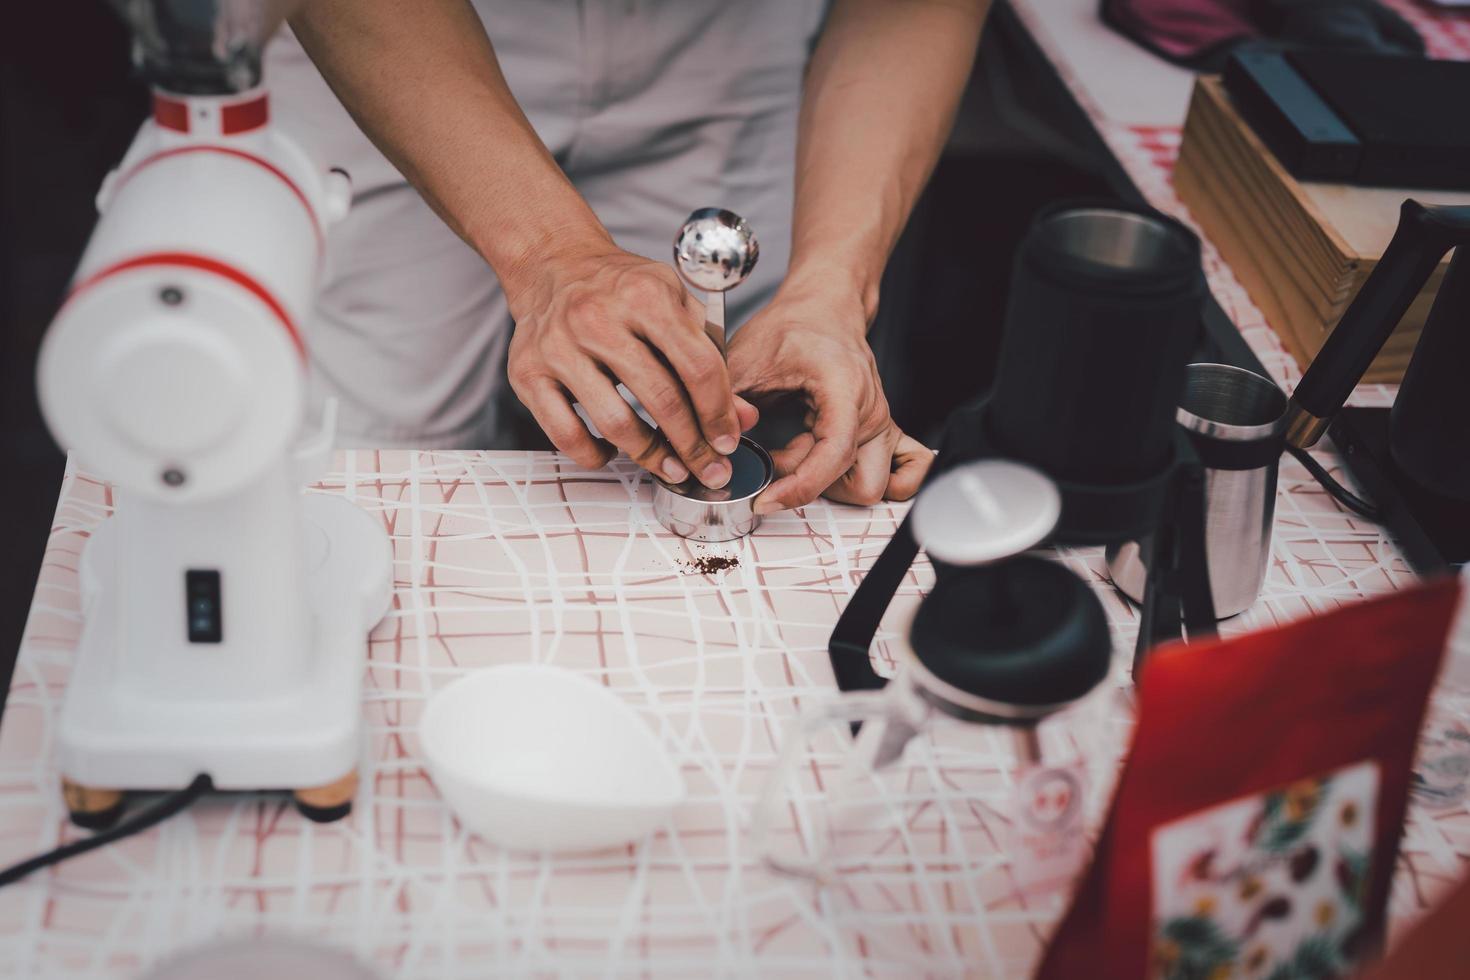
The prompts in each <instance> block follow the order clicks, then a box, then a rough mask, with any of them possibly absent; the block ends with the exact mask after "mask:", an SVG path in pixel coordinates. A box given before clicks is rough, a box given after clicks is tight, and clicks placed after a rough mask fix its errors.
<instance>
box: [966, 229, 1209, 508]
mask: <svg viewBox="0 0 1470 980" xmlns="http://www.w3.org/2000/svg"><path fill="white" fill-rule="evenodd" d="M1204 295H1205V283H1204V274H1203V271H1202V269H1201V266H1200V245H1199V239H1198V238H1197V237H1196V236H1195V234H1194V233H1193V232H1191V231H1190V230H1189V229H1188V228H1186V227H1185V226H1184V225H1182V224H1180V223H1179V222H1178V221H1175V220H1174V219H1172V218H1169V217H1167V216H1166V215H1163V214H1161V213H1159V212H1157V211H1154V210H1151V209H1148V208H1142V207H1132V206H1129V205H1124V204H1116V203H1093V202H1071V203H1063V204H1059V205H1053V206H1051V207H1049V208H1047V209H1046V210H1044V211H1042V212H1041V213H1040V214H1039V215H1038V216H1037V218H1036V220H1035V221H1034V222H1033V223H1032V226H1031V229H1030V231H1029V232H1028V233H1027V236H1026V238H1025V240H1024V241H1023V242H1022V244H1021V249H1020V252H1019V254H1018V255H1017V258H1016V265H1015V270H1014V273H1013V279H1012V285H1011V296H1010V305H1009V308H1008V309H1007V312H1006V327H1005V336H1004V338H1003V340H1002V343H1001V353H1000V363H999V366H998V370H997V373H996V382H995V387H994V391H993V393H992V395H991V399H990V403H989V406H988V409H987V413H986V419H987V422H986V425H987V429H988V432H987V435H988V437H989V439H990V441H991V442H992V443H993V444H994V445H995V448H997V449H998V450H1000V451H1002V452H1004V453H1005V454H1006V455H1009V456H1013V457H1015V458H1018V459H1021V460H1024V461H1026V462H1029V463H1031V464H1033V465H1035V466H1038V467H1040V468H1041V469H1043V470H1045V471H1046V472H1047V473H1049V474H1051V475H1052V476H1053V477H1056V478H1057V479H1059V480H1064V481H1071V482H1075V483H1084V484H1127V483H1132V482H1136V481H1140V480H1145V479H1147V478H1149V477H1150V476H1152V475H1154V474H1156V473H1158V472H1159V471H1160V469H1161V468H1162V467H1164V466H1166V465H1168V463H1169V460H1170V455H1171V451H1172V449H1171V441H1172V438H1173V427H1174V411H1175V407H1176V406H1177V405H1178V404H1179V396H1180V394H1181V392H1182V391H1183V388H1184V366H1185V364H1186V363H1188V361H1189V359H1190V355H1191V353H1192V351H1193V350H1194V347H1195V343H1196V341H1197V339H1198V337H1199V330H1200V313H1201V308H1202V303H1203V300H1204Z"/></svg>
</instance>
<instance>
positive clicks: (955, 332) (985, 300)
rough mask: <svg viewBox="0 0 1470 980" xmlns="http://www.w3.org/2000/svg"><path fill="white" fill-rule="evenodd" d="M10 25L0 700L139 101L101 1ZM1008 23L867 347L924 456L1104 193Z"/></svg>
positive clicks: (1, 78) (892, 270)
mask: <svg viewBox="0 0 1470 980" xmlns="http://www.w3.org/2000/svg"><path fill="white" fill-rule="evenodd" d="M998 13H999V11H998ZM26 22H27V23H26V28H25V30H24V31H20V30H15V31H6V33H8V35H9V37H8V38H6V39H3V40H0V44H3V45H4V49H3V51H0V55H3V60H0V345H3V346H0V372H3V376H0V465H3V466H4V467H5V471H6V475H5V478H4V479H3V480H0V487H3V488H4V489H3V491H0V492H3V499H0V508H3V509H0V515H3V520H4V522H5V533H4V537H3V541H4V542H5V557H6V559H7V560H6V561H5V562H4V573H3V578H0V703H3V696H4V692H5V691H7V690H8V689H9V676H10V673H11V670H12V667H13V664H14V658H15V652H16V649H17V647H18V645H19V642H20V636H21V632H22V629H23V627H24V623H25V616H26V613H27V610H28V609H29V606H30V601H31V594H32V592H33V590H34V585H35V579H36V573H37V570H38V568H39V566H40V562H41V556H42V553H43V550H44V547H45V543H46V538H47V535H48V533H49V531H50V528H51V520H52V512H53V510H54V508H55V503H56V496H57V491H58V489H59V487H60V481H61V474H62V467H63V462H64V459H63V456H62V454H61V452H60V451H59V450H58V449H57V447H56V445H55V443H54V442H53V441H52V439H51V437H50V435H49V433H48V432H47V431H46V428H45V425H44V423H43V422H42V420H41V417H40V411H39V408H38V406H37V404H36V393H35V381H34V375H35V362H36V352H37V349H38V346H39V344H40V339H41V336H42V334H43V333H44V331H45V328H46V325H47V323H48V322H49V320H50V318H51V316H52V314H53V313H54V312H55V310H56V307H57V305H58V304H59V302H60V299H61V297H62V295H63V293H64V292H65V289H66V286H67V282H68V280H69V279H70V277H71V273H72V270H73V269H74V267H75V266H76V262H77V259H78V258H79V256H80V254H81V250H82V247H83V246H84V245H85V244H86V240H87V235H88V233H89V232H90V230H91V227H92V223H93V221H94V220H95V217H96V215H95V211H94V209H93V204H92V201H93V197H94V195H95V193H96V191H97V187H98V185H99V184H100V183H101V181H102V178H103V176H104V175H105V174H106V173H107V171H108V170H109V169H110V168H111V167H112V166H113V165H114V164H115V163H116V161H117V160H118V159H119V158H120V157H121V156H122V153H123V151H124V150H125V149H126V148H127V145H128V143H129V141H130V140H131V138H132V135H133V132H134V130H135V129H136V128H137V125H138V123H139V122H140V121H141V120H142V119H143V118H144V115H145V113H146V111H147V104H148V99H147V92H146V90H145V89H144V87H143V86H142V85H141V84H140V83H139V82H138V81H137V80H136V79H135V78H134V77H133V73H132V70H131V66H130V64H129V60H128V45H129V42H128V35H127V32H126V31H125V30H124V29H123V28H122V25H121V23H120V22H119V21H118V20H117V18H115V17H114V16H113V15H112V13H111V11H110V9H109V8H108V7H107V6H106V5H105V4H104V3H103V2H102V0H71V2H61V3H52V2H41V3H32V4H27V5H26ZM1007 23H1008V22H1006V21H1005V20H1003V19H1002V18H1000V17H992V22H991V26H990V27H989V28H987V32H986V36H985V40H984V43H983V44H982V48H981V56H980V59H979V63H978V67H977V69H976V74H975V77H974V78H973V79H972V81H971V84H970V87H969V91H968V92H967V94H966V98H965V103H964V106H963V108H962V110H961V113H960V118H959V120H958V122H957V124H956V127H955V132H954V135H953V137H952V138H951V141H950V146H949V148H948V150H947V151H946V153H945V156H944V159H943V160H942V161H941V163H940V164H939V167H938V168H937V170H936V172H935V175H934V179H933V181H932V182H931V185H930V187H929V190H928V191H927V192H926V194H925V196H924V199H923V200H922V201H921V202H920V204H919V206H918V208H917V209H916V210H915V214H914V217H913V219H912V220H911V222H910V224H909V228H908V230H907V231H906V232H905V235H904V238H903V241H902V242H901V243H900V245H899V247H898V249H897V250H896V252H895V254H894V257H893V261H892V262H891V263H890V267H889V270H888V275H887V277H886V279H885V282H884V287H883V300H882V308H881V310H880V312H879V316H878V322H877V323H876V324H875V326H874V331H873V334H872V338H871V339H872V343H873V346H874V349H875V351H876V352H877V354H878V358H879V362H880V365H881V367H882V369H883V375H884V383H885V387H886V390H887V393H888V396H889V401H890V403H891V405H892V408H893V413H894V416H895V418H896V419H897V421H898V423H899V425H900V426H902V427H903V428H904V429H905V430H906V431H908V432H911V433H913V434H915V435H917V436H918V437H919V438H921V439H925V440H927V441H930V443H931V444H932V440H933V437H934V435H935V431H936V429H937V427H938V425H939V423H940V422H941V421H942V420H943V418H944V416H945V415H946V414H948V412H949V411H950V410H951V409H952V408H953V407H954V406H956V405H958V404H960V403H962V402H964V401H967V400H970V399H972V398H973V397H975V396H976V395H977V394H979V393H980V392H982V391H983V390H984V389H985V388H986V387H987V386H988V384H989V381H990V376H991V373H992V371H993V366H994V362H995V353H996V349H997V346H998V342H999V336H1000V324H1001V316H1002V312H1003V310H1004V308H1005V294H1006V285H1007V282H1008V279H1009V276H1010V262H1011V253H1012V251H1013V249H1014V247H1015V244H1016V243H1017V241H1019V239H1020V236H1021V234H1022V232H1023V231H1024V229H1025V227H1026V224H1027V222H1028V221H1029V219H1030V217H1031V215H1032V214H1033V213H1034V212H1035V210H1036V209H1037V208H1038V207H1040V206H1041V205H1042V204H1044V203H1046V202H1047V201H1050V200H1054V199H1057V198H1061V197H1071V196H1078V195H1089V196H1092V195H1102V194H1105V193H1106V187H1107V184H1106V181H1105V180H1104V179H1103V177H1102V176H1100V174H1101V172H1102V170H1101V168H1102V166H1103V165H1104V164H1103V163H1102V162H1101V161H1100V160H1099V159H1098V158H1096V157H1094V156H1090V155H1089V154H1088V153H1086V152H1084V151H1083V150H1081V149H1079V148H1080V147H1083V146H1089V145H1094V143H1095V141H1093V140H1091V139H1089V135H1090V134H1087V133H1084V132H1076V131H1071V130H1067V129H1066V128H1065V124H1064V123H1063V122H1062V121H1063V120H1073V122H1074V124H1075V120H1076V110H1075V108H1074V107H1071V106H1067V105H1064V104H1061V103H1059V102H1057V101H1056V100H1057V98H1058V95H1057V93H1056V84H1055V79H1052V80H1050V82H1051V83H1050V84H1037V83H1036V79H1035V77H1034V74H1035V72H1036V70H1037V68H1036V65H1035V64H1034V62H1033V63H1029V64H1028V60H1029V59H1028V58H1027V56H1026V55H1025V54H1024V52H1023V50H1022V49H1023V48H1024V47H1025V45H1024V43H1023V42H1021V41H1020V40H1019V39H1018V37H1016V36H1015V34H1014V30H1015V29H1014V27H1013V26H1011V27H1009V28H1008V27H1007ZM12 26H14V25H12ZM507 448H513V447H507Z"/></svg>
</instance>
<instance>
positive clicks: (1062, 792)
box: [751, 460, 1111, 902]
mask: <svg viewBox="0 0 1470 980" xmlns="http://www.w3.org/2000/svg"><path fill="white" fill-rule="evenodd" d="M1054 497H1055V488H1054V487H1053V486H1051V484H1050V481H1048V480H1047V479H1046V477H1044V476H1042V475H1041V474H1040V473H1038V472H1036V471H1035V470H1031V469H1029V468H1026V467H1021V466H1019V465H1018V464H1014V463H1008V462H1001V461H994V460H987V461H982V462H978V463H971V464H967V465H966V466H962V467H959V468H957V469H956V470H955V471H953V472H951V473H948V474H945V475H944V476H942V477H940V478H939V479H937V480H935V481H934V482H933V483H932V484H931V485H930V486H929V487H927V488H926V489H925V490H924V493H923V495H922V496H921V497H920V500H919V501H918V503H917V504H916V505H915V512H914V522H913V526H914V530H915V536H916V537H917V538H918V539H919V541H920V543H921V544H922V545H923V546H924V547H925V549H926V550H927V551H928V552H929V555H930V558H931V560H933V561H934V563H935V566H936V572H937V581H936V584H935V586H934V588H933V590H932V591H931V592H930V593H929V595H928V596H927V597H926V598H925V599H924V600H923V602H922V603H921V604H920V606H919V607H918V609H917V611H916V612H915V614H914V616H913V619H912V622H911V624H910V625H909V627H908V629H907V631H906V633H907V643H906V644H905V645H903V650H902V652H901V654H900V660H901V662H900V665H899V671H898V674H897V675H896V676H895V678H894V679H893V680H892V681H891V682H890V683H889V684H888V685H887V686H886V687H885V688H884V689H883V690H882V691H864V692H855V693H849V694H843V695H838V696H834V697H832V698H830V699H827V700H826V701H824V702H821V703H818V704H815V705H812V706H810V707H808V708H806V709H805V710H804V711H803V712H802V713H801V714H800V715H799V716H798V717H797V718H796V719H794V720H793V722H792V724H791V726H790V728H789V730H788V731H787V733H786V735H785V737H784V740H783V742H782V746H781V749H780V753H779V755H778V758H777V762H776V765H775V768H774V770H773V771H772V773H771V774H770V776H769V778H768V779H767V781H766V783H765V785H764V787H763V789H762V792H761V794H760V796H759V799H758V802H757V804H756V808H755V811H754V814H753V819H752V823H751V846H752V849H753V851H754V852H755V854H756V855H757V857H758V858H759V859H760V860H761V861H762V862H763V863H764V864H765V866H766V867H768V868H770V869H771V870H773V871H776V872H777V873H779V874H783V875H788V876H795V877H799V878H803V879H807V880H810V881H813V882H816V883H818V884H820V885H824V886H831V885H836V884H839V883H841V884H842V885H843V886H844V887H845V888H848V889H859V890H862V889H878V890H882V889H883V888H884V887H893V886H894V885H895V881H896V879H895V878H894V877H893V874H892V873H901V874H902V875H903V879H902V880H903V882H904V887H911V888H920V889H923V888H932V889H936V890H938V891H943V890H945V889H947V888H949V887H951V886H953V887H954V888H958V889H961V890H964V889H970V890H972V891H973V889H974V887H975V880H977V879H976V875H977V874H978V873H980V872H984V871H986V870H993V869H994V867H995V866H997V865H1000V864H1002V863H1004V862H1003V861H1002V860H1001V859H1000V858H999V857H998V854H1000V853H1001V852H1004V851H1006V850H1007V847H1008V845H1009V844H1013V843H1015V842H1016V841H1017V837H1016V833H1017V832H1018V831H1020V830H1023V829H1024V828H1022V827H1021V825H1022V824H1025V825H1026V827H1029V828H1030V829H1031V830H1032V831H1035V833H1034V834H1033V835H1032V837H1031V838H1030V840H1031V843H1034V844H1036V845H1037V847H1038V851H1037V854H1038V855H1040V856H1041V858H1042V859H1043V863H1044V861H1045V857H1046V851H1047V848H1048V847H1051V848H1052V849H1055V847H1056V846H1058V842H1059V841H1060V840H1061V838H1060V837H1058V838H1056V839H1049V838H1048V833H1049V831H1052V830H1056V829H1059V828H1063V827H1077V828H1080V825H1081V820H1080V813H1081V807H1082V806H1083V799H1082V795H1083V794H1082V786H1081V784H1080V771H1078V770H1077V769H1076V768H1075V767H1071V768H1068V767H1056V766H1052V767H1048V766H1045V765H1042V764H1041V763H1042V752H1041V744H1040V740H1039V738H1038V732H1037V725H1038V724H1039V723H1040V722H1041V720H1042V719H1044V718H1046V717H1048V716H1050V715H1052V714H1054V713H1055V712H1057V711H1059V710H1061V709H1063V708H1065V707H1067V706H1069V705H1071V704H1073V703H1074V702H1076V701H1077V700H1079V699H1080V698H1082V697H1083V696H1084V695H1086V694H1087V693H1088V692H1090V691H1091V690H1092V689H1093V688H1094V687H1095V686H1096V685H1097V684H1098V683H1099V682H1100V681H1101V680H1102V679H1103V678H1104V677H1105V676H1106V675H1107V673H1108V669H1109V664H1110V660H1111V642H1110V638H1109V633H1108V627H1107V621H1106V617H1105V615H1104V613H1103V610H1102V606H1101V604H1100V603H1099V602H1098V599H1097V597H1096V596H1095V595H1094V593H1093V592H1092V589H1091V588H1090V587H1089V586H1088V585H1087V583H1085V582H1084V581H1083V580H1082V579H1081V578H1079V577H1078V576H1077V575H1076V574H1074V573H1073V572H1072V571H1071V570H1070V569H1068V568H1067V567H1065V566H1064V565H1062V564H1060V563H1058V562H1056V561H1052V560H1049V559H1047V558H1043V557H1040V556H1037V555H1020V554H1017V552H1019V551H1024V550H1026V549H1028V548H1031V547H1034V546H1035V545H1036V544H1037V543H1039V542H1040V540H1042V539H1044V538H1045V537H1046V536H1047V535H1048V534H1050V532H1051V529H1052V527H1053V526H1054V525H1055V520H1056V514H1057V512H1058V509H1059V508H1058V507H1057V506H1055V504H1056V501H1055V499H1054ZM1017 757H1019V762H1020V763H1021V766H1020V777H1019V779H1020V782H1019V784H1018V783H1016V782H1014V781H1013V780H1012V778H1011V772H1012V771H1013V770H1015V769H1016V768H1017V767H1016V766H1015V762H1016V761H1018V760H1017ZM1015 800H1021V801H1022V802H1023V805H1022V807H1021V811H1022V812H1020V813H1019V814H1015V813H1013V814H1011V816H1007V815H1006V811H1007V810H1009V809H1011V801H1015ZM1001 827H1004V828H1006V834H1005V836H1006V838H1007V839H1006V840H998V839H997V837H998V834H997V828H1001ZM1053 856H1054V857H1059V855H1053ZM1055 863H1056V864H1057V866H1058V868H1060V867H1061V866H1062V865H1063V864H1065V863H1066V862H1063V861H1058V862H1055ZM1037 870H1038V872H1039V873H1040V874H1042V875H1043V876H1044V875H1045V874H1046V873H1047V868H1045V867H1042V868H1039V869H1037ZM885 876H887V877H885ZM967 876H968V877H967ZM980 877H982V878H983V875H980ZM982 888H983V882H982ZM971 898H973V899H977V900H978V896H975V895H972V896H971ZM945 901H946V902H947V901H948V899H945Z"/></svg>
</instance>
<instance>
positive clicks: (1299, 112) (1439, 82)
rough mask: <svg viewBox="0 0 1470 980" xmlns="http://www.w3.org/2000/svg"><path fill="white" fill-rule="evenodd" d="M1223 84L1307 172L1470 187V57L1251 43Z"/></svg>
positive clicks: (1338, 179) (1294, 169)
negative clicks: (1467, 121)
mask: <svg viewBox="0 0 1470 980" xmlns="http://www.w3.org/2000/svg"><path fill="white" fill-rule="evenodd" d="M1225 89H1226V91H1228V92H1229V93H1230V96H1231V98H1232V99H1233V100H1234V102H1235V104H1236V107H1237V108H1238V109H1239V111H1240V114H1241V115H1242V116H1243V117H1244V118H1245V120H1246V122H1248V123H1249V124H1250V126H1251V128H1252V129H1253V130H1255V132H1256V134H1257V135H1259V136H1260V137H1261V139H1262V141H1263V142H1264V143H1265V144H1266V145H1267V146H1268V147H1270V149H1271V152H1272V153H1274V154H1275V155H1276V157H1277V159H1279V160H1280V161H1281V162H1282V164H1283V165H1284V166H1285V167H1286V169H1287V170H1288V171H1290V172H1291V174H1292V175H1293V176H1295V177H1297V178H1299V179H1301V180H1318V181H1331V182H1334V183H1350V184H1362V185H1366V186H1373V187H1406V188H1407V187H1417V188H1430V189H1436V190H1459V189H1470V126H1465V125H1463V124H1462V123H1461V121H1460V120H1459V118H1458V115H1457V114H1458V113H1459V110H1460V108H1461V107H1463V106H1465V105H1467V104H1470V62H1458V61H1434V60H1430V59H1427V58H1415V57H1400V56H1393V55H1378V54H1363V53H1360V52H1349V51H1329V50H1304V51H1292V52H1280V51H1268V50H1264V49H1249V48H1248V49H1246V50H1244V51H1238V52H1236V53H1235V54H1233V55H1231V57H1230V61H1229V62H1228V63H1227V65H1226V68H1225Z"/></svg>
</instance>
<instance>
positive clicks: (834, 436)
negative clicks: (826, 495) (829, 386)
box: [755, 386, 858, 514]
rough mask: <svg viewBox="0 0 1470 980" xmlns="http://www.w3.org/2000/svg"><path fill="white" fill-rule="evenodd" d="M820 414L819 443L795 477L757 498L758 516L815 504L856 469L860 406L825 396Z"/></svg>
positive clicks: (816, 431) (815, 432)
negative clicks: (848, 473) (834, 484)
mask: <svg viewBox="0 0 1470 980" xmlns="http://www.w3.org/2000/svg"><path fill="white" fill-rule="evenodd" d="M838 387H840V386H838ZM816 413H817V414H816V424H815V425H814V426H813V427H812V435H813V437H815V439H816V442H815V444H814V445H813V446H812V451H811V452H809V453H807V454H806V458H805V459H803V460H802V461H801V462H800V463H799V464H797V467H796V469H795V470H794V471H793V472H792V473H790V474H789V475H787V476H783V477H782V478H781V479H779V480H777V481H776V482H775V483H773V484H771V485H770V486H769V487H767V488H766V490H765V492H764V493H762V494H761V495H760V496H759V497H757V498H756V500H755V512H756V513H757V514H770V513H773V512H775V511H778V510H782V509H787V508H792V507H801V506H803V505H805V504H809V503H811V502H812V501H813V500H815V499H817V496H818V495H819V494H820V493H821V492H822V491H823V490H825V489H827V488H828V487H829V486H831V485H832V484H833V483H835V482H837V478H838V477H840V476H841V475H842V474H843V473H846V472H847V470H848V467H850V466H852V463H853V459H854V457H855V455H856V451H857V428H858V407H857V405H855V404H854V403H853V402H851V401H850V400H844V399H843V398H842V397H839V396H836V395H832V394H827V393H826V392H823V393H822V394H821V395H820V396H819V398H818V401H817V405H816Z"/></svg>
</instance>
